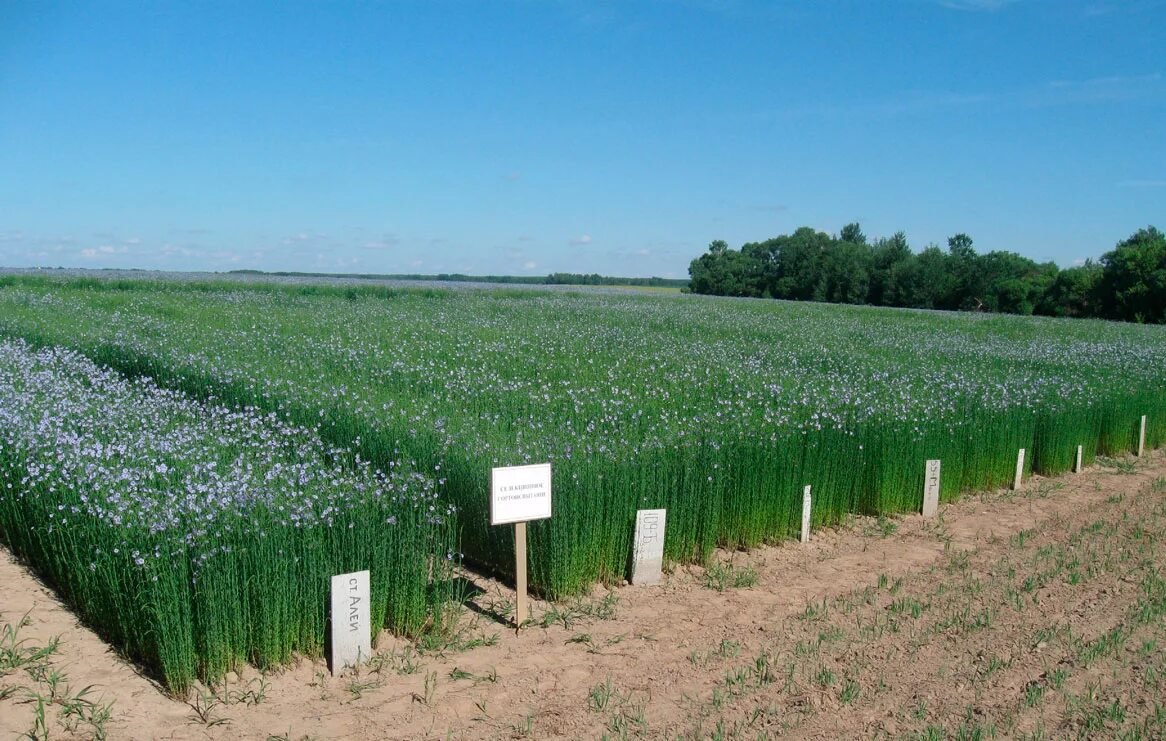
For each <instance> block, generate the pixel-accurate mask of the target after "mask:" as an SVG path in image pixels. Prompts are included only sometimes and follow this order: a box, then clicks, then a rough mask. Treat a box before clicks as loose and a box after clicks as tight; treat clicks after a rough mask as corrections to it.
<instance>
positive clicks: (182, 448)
mask: <svg viewBox="0 0 1166 741" xmlns="http://www.w3.org/2000/svg"><path fill="white" fill-rule="evenodd" d="M439 488H440V487H439V482H438V481H436V480H434V478H433V477H430V476H428V475H425V474H423V473H419V472H417V471H415V470H412V469H411V467H410V466H409V465H408V464H407V462H406V463H400V462H390V464H389V465H386V466H383V467H381V468H374V467H373V466H372V465H371V464H370V463H369V462H367V461H365V460H363V459H360V458H358V457H356V456H353V455H352V454H351V453H350V452H349V451H346V450H342V449H338V448H335V447H334V446H329V445H326V444H324V443H323V442H322V441H321V439H320V438H319V436H318V435H317V434H316V432H315V431H314V430H312V429H308V428H305V427H302V426H298V425H294V424H290V423H288V422H287V421H285V420H283V419H281V418H280V417H279V416H278V415H274V414H270V413H266V414H265V413H262V412H260V411H259V410H256V409H254V408H244V409H237V410H234V409H229V408H227V407H225V406H223V405H221V404H218V403H215V402H213V401H200V400H194V399H190V398H188V397H186V396H185V395H183V394H182V393H181V392H178V391H174V390H168V389H163V388H160V387H158V386H157V385H156V384H154V383H153V382H152V381H150V380H149V379H147V378H135V379H127V378H125V377H123V376H122V375H120V374H118V373H117V372H115V371H112V370H110V369H108V368H105V367H102V366H99V365H97V364H95V363H94V362H93V361H91V360H90V359H88V358H86V357H84V356H83V355H80V354H79V353H77V352H75V351H71V350H67V349H61V348H41V349H36V348H33V347H32V346H30V345H29V344H28V343H26V342H23V341H21V340H3V341H0V540H3V542H5V543H6V544H7V545H8V546H9V547H10V548H11V549H12V550H13V551H14V552H15V553H16V554H18V555H19V556H20V557H22V558H23V559H25V560H26V561H27V562H28V563H29V564H30V565H32V566H33V567H34V568H35V569H36V570H37V571H38V572H39V573H40V574H42V575H43V577H44V578H45V579H46V581H48V582H49V583H50V584H51V585H52V586H53V587H54V588H55V589H56V591H57V592H58V593H59V594H60V595H61V596H62V597H63V598H65V599H66V600H67V601H68V602H69V603H71V604H72V605H73V606H74V608H75V609H76V610H77V612H78V613H79V614H80V615H81V616H82V617H83V618H84V619H85V620H86V621H87V622H88V623H90V624H91V625H92V626H94V627H95V628H96V629H97V630H99V631H100V632H101V633H102V635H103V636H104V637H105V638H106V639H107V640H108V641H109V642H110V643H112V644H113V645H114V646H117V647H118V648H119V649H121V650H122V651H124V652H125V653H126V654H128V655H129V656H131V657H133V658H134V659H135V660H137V661H139V662H141V663H142V664H143V665H144V666H146V667H148V668H149V669H150V670H151V671H153V672H154V673H155V674H156V675H157V676H158V677H159V679H161V681H162V682H163V683H164V684H165V685H166V686H167V687H168V688H169V689H170V690H171V691H173V692H174V693H175V694H180V695H181V694H183V693H185V692H186V690H187V689H188V688H189V687H190V685H191V683H192V682H193V681H194V680H195V679H196V678H198V679H201V680H203V681H204V682H207V683H210V682H214V681H216V680H218V679H220V678H221V677H223V675H224V674H225V673H226V672H228V671H231V670H233V669H234V668H236V667H238V666H239V665H240V664H241V663H243V662H249V663H252V664H254V665H257V666H260V667H266V666H271V665H278V664H285V663H287V662H289V661H290V660H291V659H292V657H293V654H303V655H308V656H319V655H321V654H322V652H323V649H324V641H325V628H326V623H327V620H328V615H327V605H328V596H329V595H328V591H329V584H330V577H331V576H332V575H333V574H337V573H345V572H348V571H355V570H361V569H369V570H370V571H371V577H372V583H371V594H372V605H371V607H372V610H371V611H372V623H373V626H375V627H374V632H376V631H377V630H378V629H379V628H380V627H381V626H384V627H387V628H389V629H391V630H393V631H395V632H397V633H401V634H405V635H411V634H416V633H418V632H419V631H422V630H423V629H425V628H426V627H427V626H429V624H430V623H431V621H433V620H435V619H440V615H441V614H443V611H442V609H441V607H442V605H443V604H444V603H445V602H446V601H448V600H449V599H450V597H451V595H450V594H449V591H450V589H451V581H450V579H449V578H447V577H448V574H449V566H451V565H452V564H453V562H455V561H456V558H457V554H456V553H455V538H456V513H455V511H454V509H453V508H452V507H450V506H449V505H448V504H445V503H443V502H442V500H441V499H440V498H439V496H438V490H439ZM374 638H375V636H374Z"/></svg>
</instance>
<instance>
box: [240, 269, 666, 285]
mask: <svg viewBox="0 0 1166 741" xmlns="http://www.w3.org/2000/svg"><path fill="white" fill-rule="evenodd" d="M230 272H231V273H235V274H242V275H276V276H281V277H293V278H359V279H364V280H425V281H446V282H452V283H511V284H517V285H531V286H551V285H554V286H561V285H566V286H654V287H666V288H684V287H685V286H687V285H688V279H686V278H655V277H653V278H620V277H617V276H611V275H600V274H599V273H589V274H588V273H551V274H550V275H466V274H464V273H435V274H432V275H422V274H420V273H301V272H291V271H286V270H280V271H275V272H264V271H262V270H232V271H230Z"/></svg>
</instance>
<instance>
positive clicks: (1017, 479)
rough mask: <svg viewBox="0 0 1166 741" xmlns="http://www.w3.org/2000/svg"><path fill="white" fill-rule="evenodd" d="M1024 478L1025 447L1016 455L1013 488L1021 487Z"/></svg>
mask: <svg viewBox="0 0 1166 741" xmlns="http://www.w3.org/2000/svg"><path fill="white" fill-rule="evenodd" d="M1023 480H1024V448H1021V449H1020V452H1019V453H1018V454H1017V455H1016V476H1014V477H1013V479H1012V488H1013V489H1019V488H1020V483H1021V481H1023Z"/></svg>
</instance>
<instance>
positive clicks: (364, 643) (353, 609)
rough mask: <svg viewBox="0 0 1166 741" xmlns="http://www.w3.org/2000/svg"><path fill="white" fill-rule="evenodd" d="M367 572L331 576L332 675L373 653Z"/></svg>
mask: <svg viewBox="0 0 1166 741" xmlns="http://www.w3.org/2000/svg"><path fill="white" fill-rule="evenodd" d="M369 600H370V592H369V583H368V572H367V571H354V572H352V573H351V574H339V575H337V576H334V577H332V674H333V675H335V674H338V673H339V672H340V670H342V669H343V668H344V667H346V666H356V665H357V664H359V663H360V661H361V659H368V658H370V657H371V656H372V629H371V625H372V615H371V614H370V610H369V607H370V606H369Z"/></svg>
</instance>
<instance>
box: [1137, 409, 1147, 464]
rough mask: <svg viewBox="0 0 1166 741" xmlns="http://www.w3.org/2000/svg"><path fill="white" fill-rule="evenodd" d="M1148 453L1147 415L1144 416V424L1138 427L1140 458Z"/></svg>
mask: <svg viewBox="0 0 1166 741" xmlns="http://www.w3.org/2000/svg"><path fill="white" fill-rule="evenodd" d="M1145 452H1146V415H1144V414H1143V415H1142V423H1141V425H1140V426H1139V427H1138V457H1139V458H1141V457H1142V455H1143V454H1144V453H1145Z"/></svg>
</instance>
